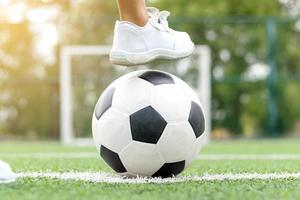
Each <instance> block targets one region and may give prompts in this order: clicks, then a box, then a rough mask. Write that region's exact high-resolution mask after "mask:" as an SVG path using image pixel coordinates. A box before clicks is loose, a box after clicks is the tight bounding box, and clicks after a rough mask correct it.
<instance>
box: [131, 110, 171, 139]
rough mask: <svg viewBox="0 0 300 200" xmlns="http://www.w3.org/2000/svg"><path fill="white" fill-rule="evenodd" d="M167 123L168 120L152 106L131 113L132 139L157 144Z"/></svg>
mask: <svg viewBox="0 0 300 200" xmlns="http://www.w3.org/2000/svg"><path fill="white" fill-rule="evenodd" d="M166 125H167V122H166V120H165V119H164V118H163V117H162V116H161V115H160V114H159V113H158V112H157V111H156V110H154V109H153V108H152V107H151V106H148V107H145V108H143V109H141V110H139V111H137V112H135V113H133V114H132V115H130V128H131V134H132V139H133V140H135V141H139V142H145V143H151V144H156V143H157V142H158V140H159V138H160V136H161V135H162V133H163V131H164V129H165V127H166Z"/></svg>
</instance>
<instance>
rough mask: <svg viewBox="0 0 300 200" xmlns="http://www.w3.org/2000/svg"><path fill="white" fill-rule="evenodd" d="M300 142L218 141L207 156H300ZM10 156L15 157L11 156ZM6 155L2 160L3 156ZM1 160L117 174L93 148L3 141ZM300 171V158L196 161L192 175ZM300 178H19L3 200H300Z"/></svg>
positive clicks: (24, 168)
mask: <svg viewBox="0 0 300 200" xmlns="http://www.w3.org/2000/svg"><path fill="white" fill-rule="evenodd" d="M299 146H300V140H295V139H282V140H251V141H247V140H235V141H222V142H212V143H211V144H210V145H208V146H206V147H204V148H203V149H202V151H201V154H283V153H284V154H300V148H299ZM52 152H61V153H76V152H90V153H95V158H93V157H92V158H80V159H79V158H34V157H32V158H31V157H30V156H28V157H18V156H16V154H17V153H52ZM9 153H13V154H11V155H9ZM1 155H2V157H1ZM0 158H1V159H3V160H5V161H7V162H9V163H10V164H11V165H12V168H13V169H14V171H16V172H30V171H38V172H46V171H51V172H67V171H101V172H112V171H111V170H110V169H109V167H107V166H106V165H105V163H104V162H103V161H102V160H101V159H99V158H98V155H97V153H96V152H95V149H94V148H93V147H64V146H61V145H59V144H57V143H46V142H45V143H9V142H6V143H0ZM243 172H251V173H273V172H300V160H216V161H212V160H210V161H209V160H195V161H194V162H193V163H192V165H191V166H190V167H189V168H188V169H187V170H186V171H184V172H183V174H182V175H183V176H186V175H199V176H201V175H204V174H221V173H233V174H235V173H243ZM299 188H300V179H282V180H278V179H277V180H239V181H237V180H232V181H229V180H226V181H199V182H192V181H190V182H184V183H172V184H171V183H169V184H154V183H151V184H109V183H91V182H84V181H62V180H53V179H52V180H50V179H45V178H40V179H32V178H24V179H18V180H17V181H16V182H15V183H11V184H7V185H0V199H1V200H2V199H3V200H5V199H17V200H19V199H30V200H31V199H32V200H35V199H39V200H40V199H72V200H75V199H172V200H173V199H299V198H300V192H299Z"/></svg>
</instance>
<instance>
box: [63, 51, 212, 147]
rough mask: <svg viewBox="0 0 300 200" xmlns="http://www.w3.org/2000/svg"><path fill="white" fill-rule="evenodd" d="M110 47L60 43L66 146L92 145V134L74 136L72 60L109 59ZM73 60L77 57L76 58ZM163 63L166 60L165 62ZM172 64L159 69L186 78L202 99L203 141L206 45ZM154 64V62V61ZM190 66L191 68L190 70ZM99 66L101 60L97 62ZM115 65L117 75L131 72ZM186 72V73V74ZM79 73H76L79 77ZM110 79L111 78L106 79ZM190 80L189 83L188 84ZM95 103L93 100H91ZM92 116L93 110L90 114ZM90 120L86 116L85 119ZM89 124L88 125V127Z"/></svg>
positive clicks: (208, 103) (207, 64)
mask: <svg viewBox="0 0 300 200" xmlns="http://www.w3.org/2000/svg"><path fill="white" fill-rule="evenodd" d="M109 51H110V46H103V45H91V46H88V45H84V46H63V47H62V48H61V51H60V141H61V142H62V143H63V144H65V145H91V144H93V142H92V133H91V132H90V133H86V135H85V136H84V137H80V136H76V134H75V132H74V124H75V122H74V114H76V113H74V112H75V111H74V101H76V95H74V89H73V87H74V77H75V75H73V72H72V69H73V67H74V59H75V58H76V57H77V60H80V59H81V58H83V57H88V58H90V57H89V56H98V57H99V56H100V57H103V58H105V59H106V60H108V55H109ZM75 60H76V59H75ZM165 63H166V62H165ZM171 63H172V64H171V65H172V66H171V67H170V68H168V69H172V70H174V71H170V70H168V69H164V68H159V69H160V70H165V71H167V72H171V73H173V74H175V75H177V76H179V77H180V78H182V79H183V80H185V81H186V82H187V83H188V84H190V86H191V87H192V88H193V89H194V90H195V92H196V93H197V94H198V96H199V98H200V99H201V101H202V104H203V107H204V112H205V117H206V122H205V123H206V124H205V126H206V130H205V133H204V134H205V138H206V139H205V142H206V143H207V142H208V141H209V134H210V132H211V114H210V112H211V111H210V108H211V69H210V68H211V55H210V49H209V47H208V46H205V45H198V46H196V48H195V51H194V54H193V55H192V56H191V57H189V58H186V59H183V60H180V61H174V62H171ZM84 65H85V66H84V67H85V68H86V70H89V69H88V68H89V66H88V64H86V63H85V62H84ZM154 65H155V64H154ZM164 65H166V64H164ZM191 66H193V69H190V68H191ZM99 67H101V63H100V62H99ZM149 67H151V68H153V66H148V65H145V66H140V67H139V68H133V69H140V68H143V69H145V68H149ZM111 68H115V69H116V70H115V71H118V72H119V75H122V74H125V73H127V72H130V71H129V70H132V69H127V68H125V67H120V66H113V65H112V66H111ZM187 72H189V73H187ZM78 76H80V75H78V74H77V75H76V77H78ZM99 77H100V75H99ZM109 81H110V82H112V81H113V80H109ZM190 82H192V83H193V84H192V83H190ZM94 102H95V103H96V100H95V101H94ZM90 115H92V113H90ZM88 120H89V119H86V121H88ZM90 125H91V123H90V124H88V126H90Z"/></svg>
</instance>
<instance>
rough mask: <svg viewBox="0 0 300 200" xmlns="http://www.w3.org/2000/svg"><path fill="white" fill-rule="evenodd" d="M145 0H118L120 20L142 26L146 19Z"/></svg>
mask: <svg viewBox="0 0 300 200" xmlns="http://www.w3.org/2000/svg"><path fill="white" fill-rule="evenodd" d="M145 4H146V3H145V0H118V6H119V13H120V20H121V21H129V22H132V23H134V24H136V25H138V26H144V25H145V24H146V23H147V21H148V17H149V16H148V14H147V12H146V5H145Z"/></svg>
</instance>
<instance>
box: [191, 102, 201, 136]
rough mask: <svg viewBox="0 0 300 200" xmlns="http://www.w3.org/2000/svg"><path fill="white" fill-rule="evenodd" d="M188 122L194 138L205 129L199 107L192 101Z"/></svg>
mask: <svg viewBox="0 0 300 200" xmlns="http://www.w3.org/2000/svg"><path fill="white" fill-rule="evenodd" d="M189 122H190V124H191V126H192V128H193V130H194V133H195V135H196V138H198V137H200V136H201V135H202V134H203V132H204V129H205V120H204V114H203V111H202V109H201V107H200V106H199V105H198V104H197V103H195V102H193V101H192V104H191V110H190V115H189Z"/></svg>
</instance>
